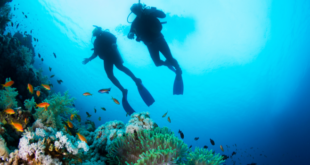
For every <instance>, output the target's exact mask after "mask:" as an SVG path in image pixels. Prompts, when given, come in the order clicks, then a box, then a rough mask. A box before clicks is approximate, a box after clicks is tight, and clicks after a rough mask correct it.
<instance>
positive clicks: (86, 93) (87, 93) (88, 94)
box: [83, 92, 92, 96]
mask: <svg viewBox="0 0 310 165" xmlns="http://www.w3.org/2000/svg"><path fill="white" fill-rule="evenodd" d="M83 95H84V96H91V95H92V94H90V93H89V92H85V93H83Z"/></svg>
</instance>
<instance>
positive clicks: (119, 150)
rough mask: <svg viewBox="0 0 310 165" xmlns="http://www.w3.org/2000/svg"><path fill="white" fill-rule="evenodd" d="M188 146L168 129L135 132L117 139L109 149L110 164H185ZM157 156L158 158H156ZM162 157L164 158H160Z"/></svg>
mask: <svg viewBox="0 0 310 165" xmlns="http://www.w3.org/2000/svg"><path fill="white" fill-rule="evenodd" d="M187 151H188V147H187V145H186V144H185V143H184V142H183V141H182V140H181V139H178V138H177V137H176V136H175V135H174V134H173V133H172V132H171V131H169V130H168V129H167V128H158V127H157V128H155V129H154V130H142V131H138V132H136V131H134V133H126V134H125V136H122V137H119V138H117V139H116V140H115V141H114V142H112V143H111V145H110V146H109V147H108V153H109V154H108V155H107V158H108V161H109V163H110V164H134V163H136V164H144V163H147V162H150V161H152V162H158V163H159V164H160V163H169V164H173V163H174V164H175V163H180V162H183V161H184V160H183V158H185V156H186V153H187ZM156 155H157V156H156ZM158 155H162V156H158Z"/></svg>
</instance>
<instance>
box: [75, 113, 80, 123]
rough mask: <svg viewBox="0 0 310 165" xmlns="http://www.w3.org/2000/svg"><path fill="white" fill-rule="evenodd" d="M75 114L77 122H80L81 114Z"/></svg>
mask: <svg viewBox="0 0 310 165" xmlns="http://www.w3.org/2000/svg"><path fill="white" fill-rule="evenodd" d="M75 116H76V118H77V120H78V121H79V122H81V116H80V115H78V114H76V115H75Z"/></svg>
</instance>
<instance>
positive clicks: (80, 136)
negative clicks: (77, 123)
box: [76, 133, 87, 143]
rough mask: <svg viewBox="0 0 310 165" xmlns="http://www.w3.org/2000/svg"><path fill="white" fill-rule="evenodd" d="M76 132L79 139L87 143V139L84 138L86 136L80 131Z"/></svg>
mask: <svg viewBox="0 0 310 165" xmlns="http://www.w3.org/2000/svg"><path fill="white" fill-rule="evenodd" d="M76 134H77V135H78V136H79V139H80V140H81V141H84V142H85V143H87V140H86V138H85V137H84V136H83V135H81V134H80V133H76Z"/></svg>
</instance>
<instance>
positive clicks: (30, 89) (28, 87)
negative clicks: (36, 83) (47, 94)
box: [27, 84, 33, 94]
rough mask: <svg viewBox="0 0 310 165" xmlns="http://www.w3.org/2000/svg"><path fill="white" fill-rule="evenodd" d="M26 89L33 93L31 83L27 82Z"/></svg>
mask: <svg viewBox="0 0 310 165" xmlns="http://www.w3.org/2000/svg"><path fill="white" fill-rule="evenodd" d="M27 89H28V90H29V92H30V93H31V94H33V86H32V85H31V84H28V86H27Z"/></svg>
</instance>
